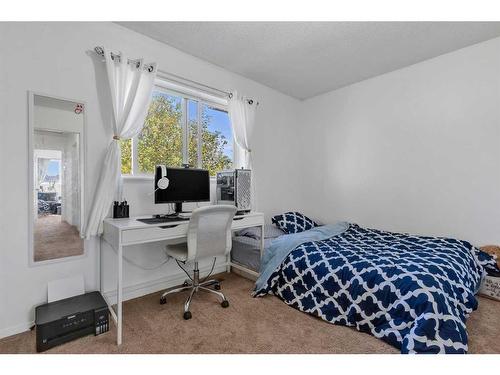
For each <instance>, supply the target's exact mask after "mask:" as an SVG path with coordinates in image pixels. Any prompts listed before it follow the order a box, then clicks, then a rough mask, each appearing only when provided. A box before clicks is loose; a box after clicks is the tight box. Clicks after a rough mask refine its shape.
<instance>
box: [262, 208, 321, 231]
mask: <svg viewBox="0 0 500 375" xmlns="http://www.w3.org/2000/svg"><path fill="white" fill-rule="evenodd" d="M271 221H272V223H273V224H275V225H276V226H277V227H278V228H280V229H281V230H283V231H284V232H285V233H287V234H291V233H300V232H303V231H305V230H308V229H312V228H314V227H317V226H318V224H316V223H315V222H314V221H312V220H311V219H309V218H308V217H307V216H305V215H302V214H301V213H300V212H285V213H284V214H281V215H276V216H274V217H273V218H272V219H271Z"/></svg>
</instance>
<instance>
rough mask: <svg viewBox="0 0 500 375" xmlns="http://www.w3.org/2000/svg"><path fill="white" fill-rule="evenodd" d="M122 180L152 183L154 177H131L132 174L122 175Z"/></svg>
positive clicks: (145, 175)
mask: <svg viewBox="0 0 500 375" xmlns="http://www.w3.org/2000/svg"><path fill="white" fill-rule="evenodd" d="M122 178H123V180H124V181H127V180H128V181H141V180H142V181H153V179H154V176H153V175H152V174H151V175H147V174H144V175H133V174H122Z"/></svg>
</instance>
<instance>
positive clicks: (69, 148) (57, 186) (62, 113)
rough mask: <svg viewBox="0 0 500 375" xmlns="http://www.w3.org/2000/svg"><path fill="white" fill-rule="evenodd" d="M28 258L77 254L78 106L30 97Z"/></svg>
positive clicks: (79, 218)
mask: <svg viewBox="0 0 500 375" xmlns="http://www.w3.org/2000/svg"><path fill="white" fill-rule="evenodd" d="M33 116H34V124H33V137H32V139H33V141H32V145H33V149H32V155H33V161H32V162H33V165H32V166H33V168H32V170H33V198H34V226H33V260H34V261H35V262H39V261H47V260H52V259H59V258H65V257H71V256H77V255H82V254H83V252H84V248H83V240H82V238H81V237H80V232H81V226H82V197H81V191H82V189H81V186H82V147H81V135H82V131H83V126H84V118H83V106H82V105H81V104H79V103H75V102H72V101H66V100H60V99H55V98H50V97H46V96H39V95H34V106H33Z"/></svg>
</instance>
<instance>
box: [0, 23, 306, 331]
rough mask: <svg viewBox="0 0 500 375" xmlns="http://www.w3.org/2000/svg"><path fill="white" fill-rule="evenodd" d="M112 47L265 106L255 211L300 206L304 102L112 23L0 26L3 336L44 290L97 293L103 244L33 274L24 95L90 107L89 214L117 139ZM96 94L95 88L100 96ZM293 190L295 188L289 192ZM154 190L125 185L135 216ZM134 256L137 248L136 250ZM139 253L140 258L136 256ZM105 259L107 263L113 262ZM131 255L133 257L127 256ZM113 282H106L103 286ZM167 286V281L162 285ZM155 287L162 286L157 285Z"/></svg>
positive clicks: (154, 255) (148, 260) (147, 209)
mask: <svg viewBox="0 0 500 375" xmlns="http://www.w3.org/2000/svg"><path fill="white" fill-rule="evenodd" d="M96 45H106V46H109V47H110V48H113V49H114V50H116V51H120V50H121V51H123V52H125V53H127V54H128V55H129V56H131V57H139V56H144V57H145V58H146V60H150V61H157V62H158V64H159V66H160V68H161V69H162V70H164V71H167V72H170V73H173V74H176V75H179V76H182V77H185V78H188V79H191V80H193V81H197V82H200V83H204V84H207V85H210V86H214V87H219V88H221V89H232V88H236V89H238V90H239V91H240V92H242V93H244V94H247V95H252V96H254V97H255V98H257V100H258V101H259V102H260V106H259V110H258V115H257V124H256V129H255V133H254V137H255V139H254V146H253V150H254V155H255V157H254V169H255V173H254V181H255V184H256V189H257V201H256V203H257V207H256V208H257V209H259V210H262V211H264V212H265V213H266V214H270V213H275V212H277V211H281V210H283V209H285V208H289V207H294V206H295V202H296V196H297V191H296V190H295V188H289V186H290V185H291V183H293V182H295V181H297V180H298V177H299V174H298V171H297V169H296V168H295V163H294V162H293V158H294V157H295V146H297V143H294V142H295V141H294V139H296V138H295V137H294V136H293V132H290V129H294V128H295V127H296V126H295V124H294V122H295V121H297V120H296V119H297V116H298V111H299V108H298V106H299V103H300V102H298V101H297V100H295V99H292V98H290V97H288V96H286V95H283V94H280V93H278V92H276V91H274V90H272V89H269V88H267V87H265V86H262V85H260V84H257V83H255V82H253V81H250V80H248V79H245V78H243V77H241V76H238V75H236V74H233V73H230V72H228V71H226V70H223V69H221V68H219V67H216V66H214V65H211V64H209V63H206V62H204V61H202V60H199V59H197V58H194V57H192V56H189V55H186V54H184V53H181V52H180V51H178V50H175V49H173V48H170V47H167V46H165V45H164V44H162V43H159V42H156V41H154V40H152V39H149V38H146V37H144V36H142V35H140V34H137V33H135V32H132V31H130V30H127V29H124V28H122V27H121V26H118V25H116V24H112V23H1V24H0V56H1V58H0V68H1V69H0V111H1V112H0V121H1V133H0V179H1V181H0V186H1V194H0V197H1V198H0V199H1V200H2V201H1V202H0V204H1V207H2V208H1V215H0V236H1V238H2V240H1V241H0V337H1V336H6V335H9V334H13V333H16V332H20V331H22V330H24V329H27V328H28V327H29V325H30V322H31V321H32V320H33V317H34V306H36V305H37V304H40V303H43V302H45V301H46V298H47V282H48V281H49V280H53V279H59V278H65V277H69V276H72V275H75V274H83V275H84V278H85V286H86V288H87V289H88V290H92V289H96V288H98V283H99V275H98V252H99V244H98V242H97V241H95V240H91V241H86V243H85V249H86V254H87V256H86V257H84V258H83V259H79V260H69V261H64V262H60V263H54V264H51V265H44V266H35V267H30V266H29V265H28V248H27V246H28V240H27V235H26V229H27V222H28V217H27V213H28V207H27V204H28V201H27V194H28V192H27V177H28V176H27V163H28V160H27V155H28V151H27V129H28V106H27V103H28V100H27V97H28V95H27V92H28V90H33V91H37V92H41V93H46V94H49V95H54V96H58V97H66V98H73V99H77V100H81V101H83V102H86V107H85V111H86V116H87V129H86V132H87V160H86V162H87V171H86V191H85V194H86V202H87V204H86V212H87V213H88V212H89V209H90V201H91V199H92V196H93V193H94V189H95V183H96V180H97V177H98V174H99V171H100V165H101V162H102V159H103V157H104V153H105V148H106V146H107V145H108V143H109V142H110V141H111V137H112V134H111V132H110V131H109V130H108V127H107V126H106V125H105V121H108V119H109V112H106V111H105V110H104V109H105V108H108V107H107V104H108V103H107V99H106V97H104V96H103V90H101V89H100V88H101V87H102V86H103V85H104V84H105V75H104V66H103V65H102V62H101V61H100V59H98V58H97V57H96V55H95V54H94V53H92V52H89V51H91V50H93V48H94V46H96ZM98 88H99V89H98ZM292 186H294V185H293V184H292ZM150 190H151V182H150V181H131V182H126V185H125V187H124V194H125V195H126V197H127V198H128V200H129V202H130V204H131V213H132V214H133V215H135V214H139V213H154V211H155V207H154V206H153V205H152V204H151V203H150V201H151V197H150V196H147V195H146V192H149V191H150ZM140 250H141V251H142V252H143V254H144V258H142V257H141V259H140V260H141V261H142V262H144V264H145V265H153V264H154V262H155V261H157V260H158V259H161V258H162V256H163V254H162V249H161V247H160V246H156V247H155V246H150V247H144V248H141V249H140ZM132 251H134V249H132ZM135 251H137V249H135ZM109 252H110V251H109V250H107V251H106V254H105V258H106V259H107V258H108V257H109V258H110V257H111V255H110V254H109ZM131 256H132V255H131ZM173 272H177V268H176V266H175V265H174V264H168V265H167V266H165V267H162V269H160V270H158V271H156V272H146V271H141V270H138V269H135V268H133V267H130V266H126V267H125V275H126V281H125V283H126V284H127V285H129V286H130V285H132V286H133V285H134V284H137V283H144V282H146V283H147V282H148V281H152V280H156V281H157V282H158V280H159V279H160V278H161V277H164V276H165V275H168V274H169V273H173ZM110 277H111V273H110V272H108V273H107V274H106V280H108V279H109V278H110ZM160 281H161V280H160ZM155 285H156V286H157V287H161V286H162V285H163V284H161V283H156V284H155Z"/></svg>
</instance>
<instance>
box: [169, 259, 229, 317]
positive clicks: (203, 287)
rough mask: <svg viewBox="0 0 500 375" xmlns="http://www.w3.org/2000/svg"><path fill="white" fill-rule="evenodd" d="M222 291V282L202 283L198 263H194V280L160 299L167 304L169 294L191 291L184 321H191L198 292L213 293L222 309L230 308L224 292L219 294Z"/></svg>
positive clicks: (212, 280)
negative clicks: (192, 308) (190, 309)
mask: <svg viewBox="0 0 500 375" xmlns="http://www.w3.org/2000/svg"><path fill="white" fill-rule="evenodd" d="M212 285H213V286H214V289H210V288H208V287H209V286H212ZM219 290H220V282H219V281H218V280H215V279H211V280H206V281H203V282H202V283H200V270H199V269H198V262H195V263H194V271H193V279H192V280H189V281H188V280H186V281H185V282H184V284H183V286H181V287H179V288H174V289H171V290H167V291H166V292H165V293H163V294H162V295H161V297H160V304H162V305H163V304H165V303H167V296H168V295H169V294H173V293H179V292H185V291H190V293H189V296H188V298H187V300H186V302H185V303H184V315H183V317H184V319H186V320H189V319H191V317H192V314H191V312H190V311H189V308H190V306H191V301H192V300H193V296H194V294H195V293H197V292H200V291H202V292H207V293H212V294H215V295H216V296H217V297H219V299H220V300H221V303H220V304H221V306H222V307H228V306H229V301H228V300H227V299H226V297H225V296H224V294H223V293H222V292H219Z"/></svg>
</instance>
